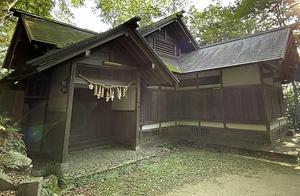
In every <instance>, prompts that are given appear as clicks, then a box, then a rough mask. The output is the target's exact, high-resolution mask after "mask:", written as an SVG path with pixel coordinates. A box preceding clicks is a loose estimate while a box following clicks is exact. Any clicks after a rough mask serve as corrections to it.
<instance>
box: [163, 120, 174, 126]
mask: <svg viewBox="0 0 300 196" xmlns="http://www.w3.org/2000/svg"><path fill="white" fill-rule="evenodd" d="M175 125H176V122H175V121H170V122H163V123H161V125H160V126H161V127H171V126H175Z"/></svg>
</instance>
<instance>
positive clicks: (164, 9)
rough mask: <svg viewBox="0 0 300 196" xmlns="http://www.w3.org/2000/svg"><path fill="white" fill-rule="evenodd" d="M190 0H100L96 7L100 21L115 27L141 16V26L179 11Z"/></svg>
mask: <svg viewBox="0 0 300 196" xmlns="http://www.w3.org/2000/svg"><path fill="white" fill-rule="evenodd" d="M189 3H190V0H187V1H180V0H172V1H169V0H149V1H143V0H100V1H98V2H97V8H96V9H100V10H101V17H102V21H103V22H104V23H106V24H110V25H111V26H112V27H115V26H117V25H119V24H121V23H123V22H125V21H127V20H129V19H130V18H132V17H134V16H140V17H141V18H142V21H141V23H140V24H141V26H144V25H147V24H150V23H151V21H153V20H155V19H158V18H162V17H164V16H168V15H171V14H173V13H175V12H178V11H181V10H182V9H183V8H184V7H186V6H187V5H189Z"/></svg>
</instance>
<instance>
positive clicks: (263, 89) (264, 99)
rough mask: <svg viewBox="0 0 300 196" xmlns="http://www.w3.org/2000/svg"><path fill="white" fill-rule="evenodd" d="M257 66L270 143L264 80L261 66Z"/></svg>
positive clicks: (268, 136) (268, 135)
mask: <svg viewBox="0 0 300 196" xmlns="http://www.w3.org/2000/svg"><path fill="white" fill-rule="evenodd" d="M258 66H259V74H260V84H261V93H262V97H263V100H262V101H263V106H264V108H263V110H264V116H265V125H266V127H267V139H268V141H269V142H270V143H272V138H271V131H270V122H269V118H268V108H267V99H266V89H265V81H264V76H263V68H262V66H260V65H258Z"/></svg>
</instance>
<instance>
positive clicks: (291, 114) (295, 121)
mask: <svg viewBox="0 0 300 196" xmlns="http://www.w3.org/2000/svg"><path fill="white" fill-rule="evenodd" d="M295 85H296V89H297V92H298V100H300V96H299V92H300V83H299V82H296V83H295ZM294 93H295V92H294V89H293V87H292V85H291V84H288V85H285V86H284V87H283V95H284V102H285V108H286V113H287V117H288V124H289V127H290V128H293V129H294V130H300V111H299V109H298V108H297V107H296V103H295V96H294ZM297 110H298V111H297Z"/></svg>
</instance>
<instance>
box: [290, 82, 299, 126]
mask: <svg viewBox="0 0 300 196" xmlns="http://www.w3.org/2000/svg"><path fill="white" fill-rule="evenodd" d="M291 83H292V86H293V91H294V102H295V118H294V120H295V122H294V123H293V124H294V129H295V131H298V130H299V129H300V128H299V122H300V114H299V112H300V110H299V108H300V106H299V94H298V89H297V85H296V82H295V81H292V82H291Z"/></svg>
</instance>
